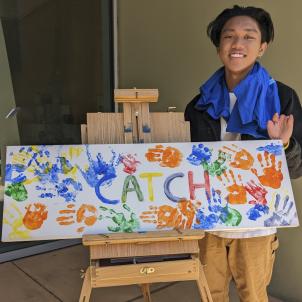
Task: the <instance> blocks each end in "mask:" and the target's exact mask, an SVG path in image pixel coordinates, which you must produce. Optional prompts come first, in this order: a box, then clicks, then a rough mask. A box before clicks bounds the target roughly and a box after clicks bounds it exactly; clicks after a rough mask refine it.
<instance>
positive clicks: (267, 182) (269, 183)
mask: <svg viewBox="0 0 302 302" xmlns="http://www.w3.org/2000/svg"><path fill="white" fill-rule="evenodd" d="M257 158H258V161H259V163H260V165H261V167H262V168H263V174H262V175H260V176H259V175H258V172H257V170H256V169H255V168H252V169H251V171H252V173H254V174H255V175H256V176H257V178H258V179H259V181H260V182H261V184H262V185H263V186H266V187H271V188H273V189H279V188H280V186H281V182H282V180H283V174H282V171H281V166H282V162H281V160H280V161H279V162H278V166H277V167H276V156H275V155H274V154H269V153H268V152H266V151H265V152H264V159H265V163H266V166H264V164H263V157H262V154H261V153H258V155H257Z"/></svg>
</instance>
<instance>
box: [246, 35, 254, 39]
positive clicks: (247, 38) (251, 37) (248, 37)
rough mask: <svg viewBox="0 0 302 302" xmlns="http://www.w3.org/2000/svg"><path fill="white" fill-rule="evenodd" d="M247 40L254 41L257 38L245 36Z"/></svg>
mask: <svg viewBox="0 0 302 302" xmlns="http://www.w3.org/2000/svg"><path fill="white" fill-rule="evenodd" d="M245 39H247V40H254V39H255V38H254V37H253V36H245Z"/></svg>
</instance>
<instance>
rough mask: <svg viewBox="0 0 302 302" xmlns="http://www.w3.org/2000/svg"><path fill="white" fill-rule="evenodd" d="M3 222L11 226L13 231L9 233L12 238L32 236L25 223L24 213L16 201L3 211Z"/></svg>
mask: <svg viewBox="0 0 302 302" xmlns="http://www.w3.org/2000/svg"><path fill="white" fill-rule="evenodd" d="M3 224H7V225H9V226H10V227H11V232H10V233H9V234H8V237H9V238H10V239H11V240H18V239H29V238H30V231H29V230H28V229H27V228H25V226H24V224H23V214H22V212H21V210H20V209H19V208H18V207H17V206H16V205H15V204H14V203H11V204H10V205H9V206H8V207H6V208H5V210H4V212H3Z"/></svg>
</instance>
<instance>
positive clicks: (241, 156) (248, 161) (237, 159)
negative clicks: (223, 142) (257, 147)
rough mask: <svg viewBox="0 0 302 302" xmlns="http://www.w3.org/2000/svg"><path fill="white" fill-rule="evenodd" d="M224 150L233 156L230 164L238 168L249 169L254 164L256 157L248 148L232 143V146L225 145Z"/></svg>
mask: <svg viewBox="0 0 302 302" xmlns="http://www.w3.org/2000/svg"><path fill="white" fill-rule="evenodd" d="M222 149H223V152H226V153H229V154H230V155H231V156H232V161H231V162H230V166H232V167H233V168H237V169H242V170H249V169H250V168H251V167H252V166H253V164H254V157H253V156H252V155H251V153H250V152H248V151H247V150H246V149H243V148H239V147H238V146H236V145H235V144H232V148H230V147H227V146H223V147H222Z"/></svg>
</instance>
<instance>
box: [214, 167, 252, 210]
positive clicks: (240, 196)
mask: <svg viewBox="0 0 302 302" xmlns="http://www.w3.org/2000/svg"><path fill="white" fill-rule="evenodd" d="M229 175H230V176H231V179H230V178H229V176H228V174H227V172H226V171H224V172H223V174H222V175H221V176H217V178H218V179H219V180H220V181H221V182H223V185H224V186H225V187H226V189H227V191H228V192H229V194H228V196H227V200H228V202H229V203H230V204H245V203H246V202H247V196H246V189H245V187H244V185H243V184H242V177H241V175H240V174H238V180H239V181H240V182H241V183H240V184H238V183H237V182H236V179H235V175H234V172H233V171H232V170H229ZM222 176H224V178H225V180H226V183H225V182H224V181H223V178H222Z"/></svg>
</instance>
